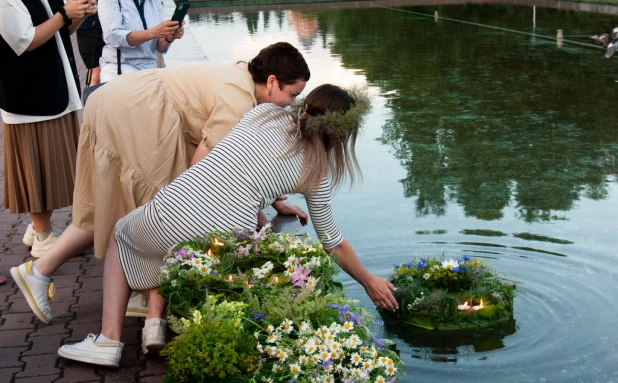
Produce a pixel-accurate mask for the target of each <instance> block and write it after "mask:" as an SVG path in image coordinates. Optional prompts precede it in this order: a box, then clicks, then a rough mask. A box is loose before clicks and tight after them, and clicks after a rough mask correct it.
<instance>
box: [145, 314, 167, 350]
mask: <svg viewBox="0 0 618 383" xmlns="http://www.w3.org/2000/svg"><path fill="white" fill-rule="evenodd" d="M166 327H167V323H164V322H163V320H161V319H154V320H153V322H151V323H149V324H147V325H146V326H144V328H143V329H142V351H143V352H144V354H147V355H159V353H160V352H161V350H163V348H164V347H165V345H166V343H165V329H166Z"/></svg>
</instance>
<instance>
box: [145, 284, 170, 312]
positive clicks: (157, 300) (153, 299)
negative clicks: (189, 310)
mask: <svg viewBox="0 0 618 383" xmlns="http://www.w3.org/2000/svg"><path fill="white" fill-rule="evenodd" d="M148 298H149V302H150V307H149V310H148V315H147V316H146V319H154V318H162V319H165V306H166V305H167V302H166V301H165V299H164V298H163V297H162V296H161V295H159V288H158V287H156V288H154V289H150V290H148Z"/></svg>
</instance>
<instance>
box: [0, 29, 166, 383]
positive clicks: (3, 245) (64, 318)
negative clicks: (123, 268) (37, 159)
mask: <svg viewBox="0 0 618 383" xmlns="http://www.w3.org/2000/svg"><path fill="white" fill-rule="evenodd" d="M73 45H74V51H75V53H76V59H77V61H78V70H79V73H80V78H81V79H82V82H83V81H84V79H85V78H86V69H85V67H84V64H83V62H81V59H80V58H79V55H78V54H77V45H76V44H75V40H74V41H73ZM82 87H83V84H82ZM80 118H81V115H80ZM0 140H4V129H3V124H2V122H1V120H0ZM0 151H1V152H0V162H2V161H4V148H3V146H2V147H0ZM3 168H4V163H1V164H0V171H1V173H0V177H1V179H0V198H1V196H3V195H4V186H3V185H4V169H3ZM52 220H53V222H54V223H55V224H56V225H57V226H58V227H60V228H66V227H67V225H69V224H70V222H71V209H70V208H65V209H61V210H57V211H55V212H54V215H53V216H52ZM29 222H30V221H29V216H28V215H27V214H20V215H12V214H9V212H8V211H7V210H4V209H2V210H0V275H2V276H4V277H5V278H7V280H8V281H7V282H6V283H5V284H4V285H1V286H0V383H21V382H28V383H46V382H62V383H70V382H106V383H111V382H114V383H116V382H118V383H122V382H144V383H145V382H148V383H156V382H162V381H163V378H164V376H165V372H166V367H165V363H164V361H163V360H162V359H158V358H150V357H148V358H146V357H145V356H144V355H143V354H142V353H141V347H140V344H141V328H142V327H143V319H137V318H126V320H125V328H124V334H123V338H122V342H124V344H125V347H124V351H123V355H122V360H121V362H120V365H121V366H120V368H119V369H110V368H104V367H95V366H92V365H88V364H84V363H78V362H72V361H70V360H65V359H62V358H60V357H59V356H58V354H57V350H58V348H59V347H60V346H61V345H63V344H64V343H72V342H76V341H81V340H83V339H84V338H85V337H86V335H88V334H89V333H95V334H96V333H98V332H99V330H100V326H101V302H102V295H103V291H102V276H103V263H102V262H101V261H99V260H97V259H96V258H95V257H94V255H93V254H92V253H89V254H84V255H82V256H80V257H77V258H74V259H72V260H71V261H69V262H68V263H66V264H65V265H63V266H62V267H61V268H60V269H58V271H57V272H56V274H55V275H54V277H53V280H54V283H55V284H56V297H55V299H54V301H53V302H52V304H51V307H52V313H53V316H54V318H53V321H52V323H51V324H50V325H45V324H42V323H41V322H40V321H39V320H38V319H37V318H36V317H35V316H34V314H32V312H31V310H30V308H29V306H28V304H27V303H26V300H25V299H24V297H23V295H22V294H21V292H19V290H18V289H17V287H16V286H15V284H14V283H13V280H12V278H11V276H10V273H9V269H10V268H11V267H12V266H18V265H20V264H21V263H23V262H25V261H28V260H30V259H33V258H31V257H30V252H29V250H28V248H27V247H26V246H25V245H24V244H23V243H22V236H23V234H24V232H25V230H26V226H27V225H28V223H29Z"/></svg>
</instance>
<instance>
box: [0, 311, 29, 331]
mask: <svg viewBox="0 0 618 383" xmlns="http://www.w3.org/2000/svg"><path fill="white" fill-rule="evenodd" d="M33 316H34V315H32V313H25V314H7V313H3V314H2V319H4V323H3V324H2V326H0V331H6V330H20V329H26V328H30V329H34V323H32V317H33Z"/></svg>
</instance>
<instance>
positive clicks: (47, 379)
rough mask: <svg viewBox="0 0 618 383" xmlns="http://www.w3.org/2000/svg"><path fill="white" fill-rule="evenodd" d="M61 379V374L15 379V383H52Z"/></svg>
mask: <svg viewBox="0 0 618 383" xmlns="http://www.w3.org/2000/svg"><path fill="white" fill-rule="evenodd" d="M59 377H60V374H54V375H44V376H29V377H27V378H21V379H15V383H52V382H54V381H56V379H58V378H59Z"/></svg>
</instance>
